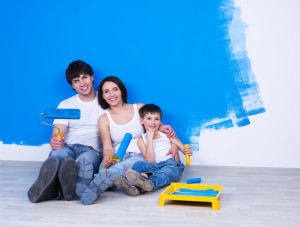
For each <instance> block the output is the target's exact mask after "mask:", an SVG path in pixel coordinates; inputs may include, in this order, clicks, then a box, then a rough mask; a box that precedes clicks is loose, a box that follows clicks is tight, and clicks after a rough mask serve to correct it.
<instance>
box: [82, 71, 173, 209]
mask: <svg viewBox="0 0 300 227" xmlns="http://www.w3.org/2000/svg"><path fill="white" fill-rule="evenodd" d="M98 102H99V104H100V106H101V107H102V108H103V109H109V110H108V111H107V112H106V113H105V114H103V115H102V116H101V117H100V118H99V121H98V127H99V133H100V137H101V141H102V144H103V161H102V164H101V166H100V170H99V174H98V175H97V176H96V177H95V178H94V180H93V181H92V182H91V183H90V185H89V186H88V188H87V189H86V190H85V191H84V192H83V193H82V195H81V196H80V200H81V201H82V203H83V204H92V203H93V202H94V201H95V200H96V199H97V198H98V196H99V195H100V194H101V193H102V192H104V191H105V190H106V189H107V188H109V187H111V186H113V181H114V178H115V176H116V175H122V176H124V175H125V171H126V170H127V169H128V168H132V166H133V164H134V163H135V162H137V161H145V162H146V160H145V159H144V157H143V155H142V154H141V152H140V150H139V148H138V146H137V140H138V139H139V138H140V137H141V135H142V134H143V133H144V128H143V126H142V125H141V124H140V117H139V114H138V111H139V109H140V108H141V107H142V106H143V104H141V103H139V104H128V103H127V91H126V88H125V86H124V84H123V83H122V81H121V80H120V79H119V78H117V77H114V76H110V77H107V78H105V79H103V80H102V82H101V83H100V86H99V89H98ZM160 131H162V132H165V133H166V134H167V135H168V136H169V137H174V136H175V132H174V131H173V130H172V128H171V127H170V126H166V125H163V126H161V127H160ZM126 133H131V134H132V140H131V142H130V144H129V146H128V149H127V151H126V154H125V155H124V158H123V160H122V161H121V162H118V163H115V164H114V163H113V162H111V161H110V160H109V159H110V157H111V156H114V154H115V153H116V152H117V150H118V148H119V146H120V144H121V142H122V139H123V137H124V135H125V134H126ZM170 153H173V154H174V153H178V151H177V147H173V149H172V150H170ZM102 166H105V167H106V168H108V169H103V168H102Z"/></svg>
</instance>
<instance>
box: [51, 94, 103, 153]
mask: <svg viewBox="0 0 300 227" xmlns="http://www.w3.org/2000/svg"><path fill="white" fill-rule="evenodd" d="M58 108H59V109H80V119H78V120H77V119H55V120H54V122H53V124H64V125H67V126H68V129H67V132H66V135H65V143H66V144H82V145H87V146H92V147H93V148H94V149H95V150H97V151H102V143H101V140H100V136H99V129H98V119H99V117H100V116H101V115H102V114H104V113H105V112H106V110H103V109H102V108H101V106H100V105H99V104H98V100H97V93H96V97H95V99H94V100H93V101H91V102H84V101H82V100H81V99H80V98H79V95H78V94H77V95H74V96H72V97H70V98H68V99H66V100H64V101H62V102H61V103H60V104H59V105H58Z"/></svg>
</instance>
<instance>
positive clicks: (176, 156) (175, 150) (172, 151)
mask: <svg viewBox="0 0 300 227" xmlns="http://www.w3.org/2000/svg"><path fill="white" fill-rule="evenodd" d="M170 154H171V155H172V158H173V159H174V160H175V161H177V162H180V157H179V153H178V148H177V147H176V146H175V147H174V146H173V144H172V147H171V148H170V150H169V152H168V153H167V154H166V156H168V155H170Z"/></svg>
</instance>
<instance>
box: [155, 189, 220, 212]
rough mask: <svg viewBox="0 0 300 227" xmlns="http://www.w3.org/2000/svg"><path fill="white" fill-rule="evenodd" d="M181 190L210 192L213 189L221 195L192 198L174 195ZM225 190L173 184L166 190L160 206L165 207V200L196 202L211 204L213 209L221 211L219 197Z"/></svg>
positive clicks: (162, 195)
mask: <svg viewBox="0 0 300 227" xmlns="http://www.w3.org/2000/svg"><path fill="white" fill-rule="evenodd" d="M179 189H191V190H208V189H212V190H214V191H219V193H218V194H217V195H216V196H214V197H208V196H190V195H172V194H173V193H174V192H177V191H178V190H179ZM222 190H223V186H221V185H200V184H183V183H171V184H170V186H169V187H167V188H166V190H164V191H163V192H162V193H161V195H160V199H159V203H158V205H159V206H163V205H164V202H165V200H180V201H195V202H211V204H212V209H214V210H218V209H220V205H219V197H220V195H221V192H222Z"/></svg>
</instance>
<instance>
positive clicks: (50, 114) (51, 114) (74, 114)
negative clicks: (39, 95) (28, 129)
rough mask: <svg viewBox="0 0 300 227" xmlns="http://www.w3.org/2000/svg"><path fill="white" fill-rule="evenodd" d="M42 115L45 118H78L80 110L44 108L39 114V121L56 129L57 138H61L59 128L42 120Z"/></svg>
mask: <svg viewBox="0 0 300 227" xmlns="http://www.w3.org/2000/svg"><path fill="white" fill-rule="evenodd" d="M42 116H44V118H47V119H80V110H79V109H45V110H44V113H41V114H40V121H41V123H43V124H45V125H49V126H51V127H54V128H56V129H57V130H58V132H57V138H59V139H61V131H60V128H59V127H57V126H54V125H50V124H48V123H46V122H43V121H42Z"/></svg>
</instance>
